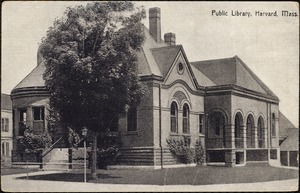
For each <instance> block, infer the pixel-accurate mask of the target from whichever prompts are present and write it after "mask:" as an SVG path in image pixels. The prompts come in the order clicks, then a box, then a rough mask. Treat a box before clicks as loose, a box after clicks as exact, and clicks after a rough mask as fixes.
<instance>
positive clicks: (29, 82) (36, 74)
mask: <svg viewBox="0 0 300 193" xmlns="http://www.w3.org/2000/svg"><path fill="white" fill-rule="evenodd" d="M45 70H46V66H45V63H44V62H42V63H40V64H39V65H38V66H37V67H35V68H34V69H33V70H32V71H31V72H30V73H29V74H28V75H27V76H26V77H25V78H24V79H23V80H22V81H21V82H20V83H19V84H17V86H15V88H14V89H18V88H26V87H44V86H45V81H44V79H43V73H44V72H45Z"/></svg>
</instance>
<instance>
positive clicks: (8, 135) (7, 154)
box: [1, 93, 13, 163]
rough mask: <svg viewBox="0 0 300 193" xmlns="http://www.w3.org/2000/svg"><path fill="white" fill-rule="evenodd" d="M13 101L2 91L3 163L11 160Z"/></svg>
mask: <svg viewBox="0 0 300 193" xmlns="http://www.w3.org/2000/svg"><path fill="white" fill-rule="evenodd" d="M12 124H13V119H12V102H11V99H10V96H9V95H7V94H2V93H1V163H2V162H5V163H7V162H11V154H12V153H11V150H12V147H13V143H12V139H13V127H12Z"/></svg>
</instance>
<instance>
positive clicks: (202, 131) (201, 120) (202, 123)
mask: <svg viewBox="0 0 300 193" xmlns="http://www.w3.org/2000/svg"><path fill="white" fill-rule="evenodd" d="M199 133H200V134H204V114H200V115H199Z"/></svg>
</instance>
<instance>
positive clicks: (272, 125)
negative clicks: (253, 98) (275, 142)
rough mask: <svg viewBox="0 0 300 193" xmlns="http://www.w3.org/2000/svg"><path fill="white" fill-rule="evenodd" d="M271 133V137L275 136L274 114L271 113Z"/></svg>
mask: <svg viewBox="0 0 300 193" xmlns="http://www.w3.org/2000/svg"><path fill="white" fill-rule="evenodd" d="M271 129H272V130H271V133H272V137H275V136H276V128H275V114H274V113H272V122H271Z"/></svg>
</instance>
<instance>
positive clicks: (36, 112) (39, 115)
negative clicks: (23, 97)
mask: <svg viewBox="0 0 300 193" xmlns="http://www.w3.org/2000/svg"><path fill="white" fill-rule="evenodd" d="M44 109H45V108H44V107H33V108H32V110H33V120H34V121H43V120H44V118H45V110H44Z"/></svg>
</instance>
